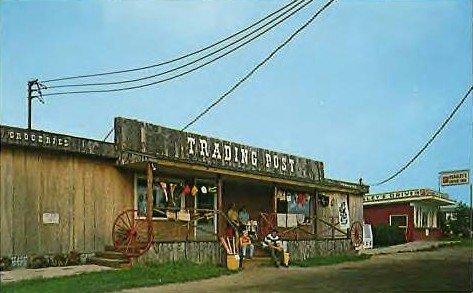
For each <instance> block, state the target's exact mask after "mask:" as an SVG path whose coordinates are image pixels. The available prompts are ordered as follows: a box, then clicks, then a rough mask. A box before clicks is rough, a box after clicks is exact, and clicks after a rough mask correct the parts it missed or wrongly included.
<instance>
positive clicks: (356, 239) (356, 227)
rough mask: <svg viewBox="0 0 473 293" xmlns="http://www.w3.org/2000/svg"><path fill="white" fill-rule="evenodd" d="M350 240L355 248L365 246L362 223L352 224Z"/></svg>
mask: <svg viewBox="0 0 473 293" xmlns="http://www.w3.org/2000/svg"><path fill="white" fill-rule="evenodd" d="M350 239H351V243H352V244H353V246H354V247H358V246H360V245H362V244H363V225H362V224H361V223H360V222H358V221H356V222H353V224H351V227H350Z"/></svg>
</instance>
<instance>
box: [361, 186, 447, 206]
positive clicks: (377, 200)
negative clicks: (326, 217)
mask: <svg viewBox="0 0 473 293" xmlns="http://www.w3.org/2000/svg"><path fill="white" fill-rule="evenodd" d="M419 201H423V202H426V203H430V204H434V205H438V206H444V205H452V204H455V201H454V200H451V199H449V196H448V194H446V193H442V192H438V191H435V190H432V189H429V188H417V189H407V190H397V191H390V192H384V193H372V194H366V195H365V196H363V205H364V206H372V205H386V204H393V203H410V202H419Z"/></svg>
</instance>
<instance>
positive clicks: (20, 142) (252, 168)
mask: <svg viewBox="0 0 473 293" xmlns="http://www.w3.org/2000/svg"><path fill="white" fill-rule="evenodd" d="M124 125H126V126H128V125H131V126H133V127H135V128H137V129H131V128H130V127H128V128H126V127H124ZM0 136H1V145H2V146H10V147H21V148H28V149H29V148H31V149H39V150H44V151H52V152H66V153H72V154H80V155H86V156H94V157H96V158H104V159H112V160H115V161H116V162H117V165H122V166H126V165H127V164H124V162H125V161H126V162H127V163H128V164H130V162H128V161H130V157H132V158H135V159H134V161H133V160H132V161H133V162H131V163H137V162H138V161H139V162H138V163H140V162H145V161H148V160H150V161H157V162H161V163H164V162H165V161H170V162H171V163H187V164H191V165H192V166H193V167H199V166H201V167H202V168H204V169H205V170H207V171H210V169H212V170H213V169H215V170H214V171H216V172H217V173H218V172H220V171H222V172H223V171H231V172H233V173H238V174H241V175H246V174H248V175H254V176H256V177H255V178H266V179H267V180H269V179H271V178H272V179H273V180H275V181H276V182H286V183H288V184H296V185H297V184H305V185H304V186H306V187H308V188H319V189H321V190H335V191H342V192H350V193H356V194H359V195H361V194H365V193H367V192H368V191H369V186H367V185H363V184H358V183H351V182H346V181H340V180H334V179H329V178H325V176H324V166H323V163H322V162H321V161H314V160H311V159H307V158H301V157H297V156H294V155H290V154H283V153H279V152H275V151H271V150H265V149H260V148H256V147H251V146H245V145H242V144H238V143H234V142H227V141H223V140H219V139H215V138H210V137H206V136H203V135H197V134H192V133H187V132H186V133H184V132H181V131H178V130H172V129H168V128H165V127H162V126H157V125H151V124H149V123H145V122H139V121H136V120H130V119H125V118H116V120H115V143H109V142H103V141H98V140H93V139H88V138H82V137H75V136H71V135H67V134H59V133H51V132H46V131H42V130H34V129H32V130H28V129H23V128H17V127H11V126H6V125H0ZM181 136H182V137H181ZM189 137H191V138H192V139H196V143H195V144H194V145H192V146H195V147H196V148H197V147H200V146H201V145H197V142H199V143H203V142H205V143H206V144H207V145H208V148H209V149H210V148H211V147H212V146H215V145H220V149H219V152H220V153H219V154H218V155H221V156H222V157H223V156H224V155H225V153H224V151H225V148H224V147H226V146H227V145H228V149H231V150H237V149H238V155H239V158H240V161H239V162H237V163H235V160H233V159H232V161H229V162H223V164H222V163H221V162H217V161H216V160H212V158H210V157H209V158H207V157H203V158H200V157H198V156H195V158H194V157H192V158H191V157H190V156H189V153H191V152H190V151H189V150H188V147H189V144H188V140H189ZM135 145H136V146H135ZM132 146H134V147H132ZM186 150H187V152H186ZM205 151H207V149H206V150H205ZM194 153H202V150H199V149H196V150H194ZM253 153H254V154H255V155H254V157H252V156H251V155H253ZM213 154H215V150H214V151H213V152H212V155H213ZM243 154H248V156H249V159H254V160H255V161H253V162H251V161H247V162H246V164H243V159H242V158H241V156H242V155H243ZM136 158H138V161H136ZM267 158H271V159H272V160H276V159H278V160H279V161H278V162H277V164H276V161H274V162H272V164H271V166H270V167H268V166H267V163H268V162H267V161H266V164H263V160H265V159H267ZM127 160H128V161H127ZM256 160H258V165H256V163H255V162H256ZM217 163H218V164H217ZM252 163H255V164H252ZM292 164H293V165H292ZM130 165H131V164H130ZM275 166H278V168H277V169H276V168H274V167H275ZM292 168H293V171H294V172H293V173H289V171H290V170H291V169H292ZM227 169H228V170H227ZM233 173H232V174H233ZM277 180H280V181H277Z"/></svg>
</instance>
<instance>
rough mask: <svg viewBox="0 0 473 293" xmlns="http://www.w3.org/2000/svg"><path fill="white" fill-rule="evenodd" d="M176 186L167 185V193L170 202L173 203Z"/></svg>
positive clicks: (172, 184)
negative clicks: (169, 196) (169, 195)
mask: <svg viewBox="0 0 473 293" xmlns="http://www.w3.org/2000/svg"><path fill="white" fill-rule="evenodd" d="M176 185H177V184H174V183H169V193H170V194H171V202H173V203H174V191H175V190H176Z"/></svg>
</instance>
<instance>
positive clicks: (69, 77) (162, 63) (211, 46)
mask: <svg viewBox="0 0 473 293" xmlns="http://www.w3.org/2000/svg"><path fill="white" fill-rule="evenodd" d="M296 1H297V0H293V1H292V2H290V3H288V4H286V5H284V6H283V7H281V8H279V9H278V10H276V11H274V12H272V13H270V14H268V15H267V16H265V17H263V18H262V19H260V20H258V21H257V22H255V23H253V24H252V25H250V26H248V27H246V28H244V29H242V30H240V31H238V32H236V33H234V34H232V35H230V36H228V37H226V38H224V39H222V40H220V41H218V42H216V43H214V44H211V45H209V46H206V47H204V48H201V49H199V50H196V51H194V52H191V53H189V54H186V55H183V56H180V57H177V58H174V59H171V60H168V61H164V62H161V63H157V64H153V65H148V66H143V67H137V68H130V69H124V70H116V71H109V72H102V73H95V74H86V75H76V76H68V77H59V78H54V79H48V80H44V81H43V83H46V82H55V81H63V80H71V79H79V78H87V77H97V76H104V75H111V74H119V73H126V72H133V71H139V70H145V69H149V68H153V67H158V66H162V65H166V64H169V63H173V62H176V61H179V60H182V59H184V58H187V57H190V56H193V55H195V54H198V53H200V52H203V51H205V50H208V49H210V48H213V47H215V46H217V45H219V44H221V43H223V42H225V41H227V40H229V39H231V38H233V37H235V36H237V35H239V34H241V33H243V32H245V31H247V30H249V29H251V28H253V27H255V26H256V25H258V24H260V23H261V22H263V21H265V20H266V19H268V18H270V17H271V16H273V15H275V14H276V13H278V12H280V11H282V10H284V9H286V8H287V7H288V6H290V5H291V4H293V3H295V2H296Z"/></svg>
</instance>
